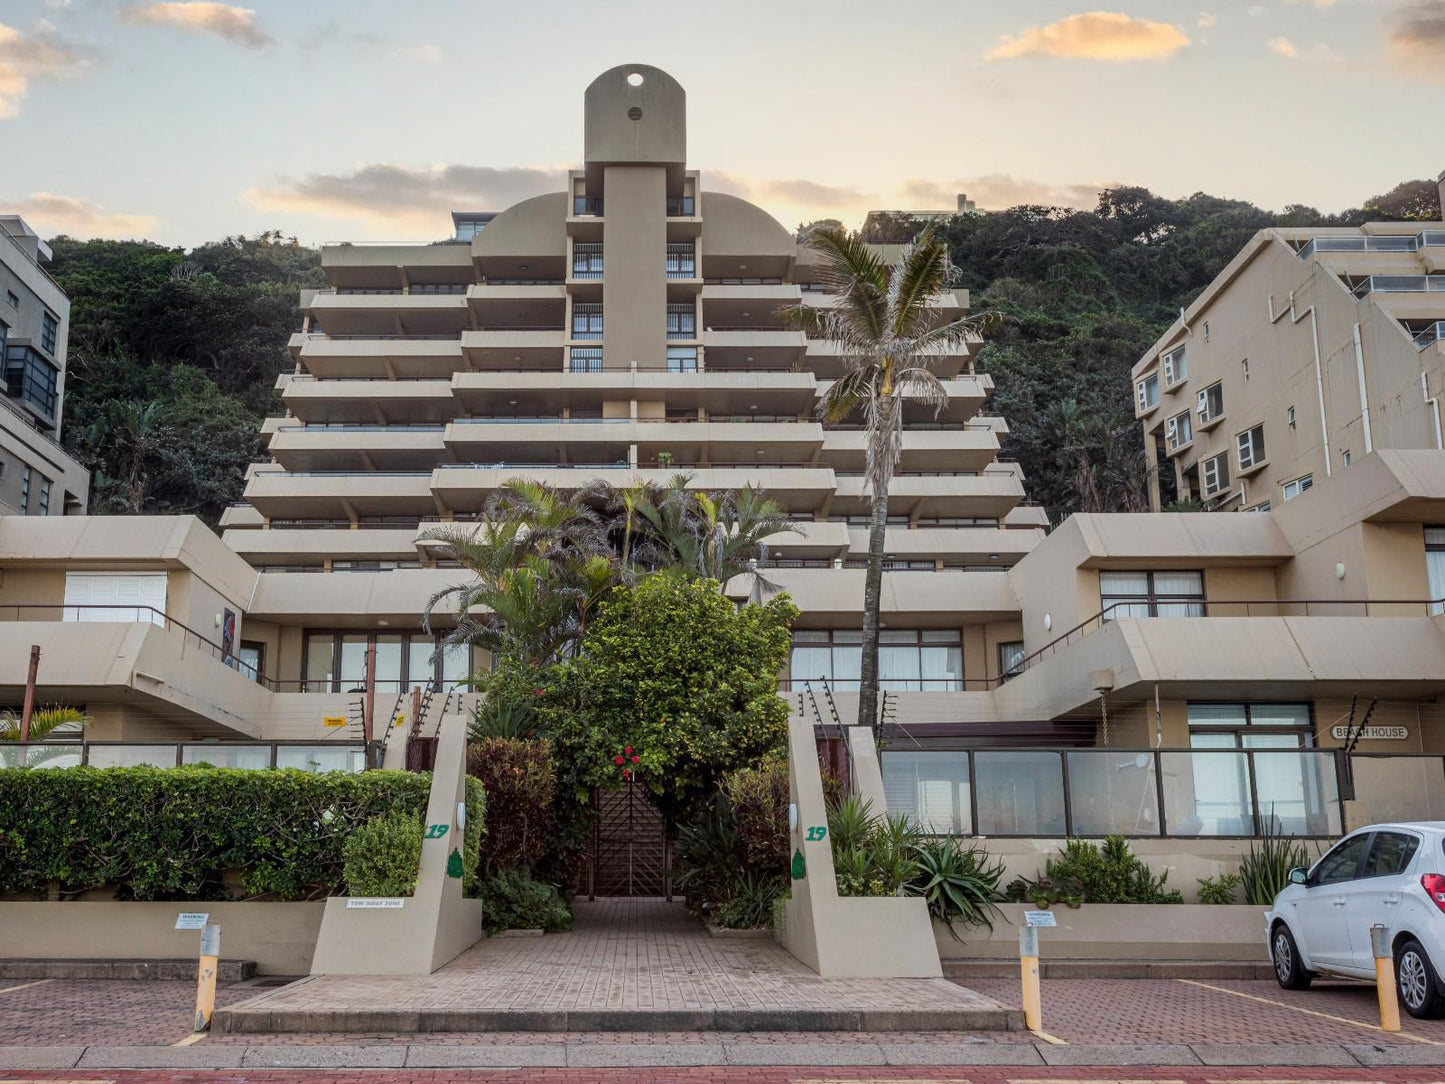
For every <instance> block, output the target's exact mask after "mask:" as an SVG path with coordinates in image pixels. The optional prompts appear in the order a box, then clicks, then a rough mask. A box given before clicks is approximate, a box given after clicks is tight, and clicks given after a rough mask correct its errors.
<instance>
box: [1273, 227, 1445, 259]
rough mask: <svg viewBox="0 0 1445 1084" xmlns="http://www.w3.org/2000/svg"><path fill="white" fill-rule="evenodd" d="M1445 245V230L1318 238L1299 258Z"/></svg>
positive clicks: (1308, 245) (1406, 250)
mask: <svg viewBox="0 0 1445 1084" xmlns="http://www.w3.org/2000/svg"><path fill="white" fill-rule="evenodd" d="M1435 245H1445V230H1424V231H1423V232H1421V233H1417V234H1404V235H1401V234H1387V235H1383V236H1381V235H1365V236H1352V237H1316V238H1313V239H1312V240H1311V241H1309V242H1308V243H1307V244H1305V245H1304V246H1302V247H1301V248H1300V250H1299V258H1300V259H1302V260H1308V259H1309V258H1310V257H1311V256H1313V255H1315V254H1316V253H1318V252H1418V251H1420V249H1422V248H1427V247H1433V246H1435Z"/></svg>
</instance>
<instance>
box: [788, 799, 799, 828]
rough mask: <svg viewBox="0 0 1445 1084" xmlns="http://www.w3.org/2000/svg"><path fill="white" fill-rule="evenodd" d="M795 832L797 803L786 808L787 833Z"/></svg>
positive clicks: (796, 826)
mask: <svg viewBox="0 0 1445 1084" xmlns="http://www.w3.org/2000/svg"><path fill="white" fill-rule="evenodd" d="M797 830H798V803H797V802H792V803H791V804H789V806H788V831H790V832H796V831H797Z"/></svg>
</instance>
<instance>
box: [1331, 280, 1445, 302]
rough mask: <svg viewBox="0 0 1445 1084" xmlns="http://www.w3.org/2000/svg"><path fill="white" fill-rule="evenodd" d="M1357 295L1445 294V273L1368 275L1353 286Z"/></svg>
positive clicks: (1353, 290)
mask: <svg viewBox="0 0 1445 1084" xmlns="http://www.w3.org/2000/svg"><path fill="white" fill-rule="evenodd" d="M1350 292H1351V293H1353V294H1354V295H1355V296H1356V297H1368V296H1369V295H1370V294H1445V275H1367V276H1366V277H1364V278H1362V279H1360V280H1359V281H1358V282H1356V283H1355V284H1354V285H1353V286H1352V287H1350Z"/></svg>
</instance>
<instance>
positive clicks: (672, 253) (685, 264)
mask: <svg viewBox="0 0 1445 1084" xmlns="http://www.w3.org/2000/svg"><path fill="white" fill-rule="evenodd" d="M695 253H696V249H695V248H694V247H693V246H692V245H668V246H667V277H668V278H670V279H692V278H697V258H696V255H695Z"/></svg>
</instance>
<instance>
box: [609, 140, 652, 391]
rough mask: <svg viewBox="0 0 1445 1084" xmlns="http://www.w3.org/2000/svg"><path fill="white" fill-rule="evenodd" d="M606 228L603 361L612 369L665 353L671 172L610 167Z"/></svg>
mask: <svg viewBox="0 0 1445 1084" xmlns="http://www.w3.org/2000/svg"><path fill="white" fill-rule="evenodd" d="M604 173H605V184H606V196H605V198H606V201H607V204H606V215H605V217H604V219H603V226H602V244H603V258H604V260H605V261H606V263H605V270H604V274H603V279H602V319H603V331H602V359H603V365H604V366H605V367H606V368H608V369H626V368H629V367H631V366H632V365H633V364H634V363H635V364H637V365H639V366H644V365H645V366H660V365H662V364H663V362H664V360H665V359H666V357H667V324H666V321H665V320H664V318H663V317H664V314H665V313H666V311H667V265H666V255H667V216H666V209H667V174H666V172H665V171H664V170H663V169H661V168H657V167H646V166H608V167H607V169H606V170H605V171H604Z"/></svg>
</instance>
